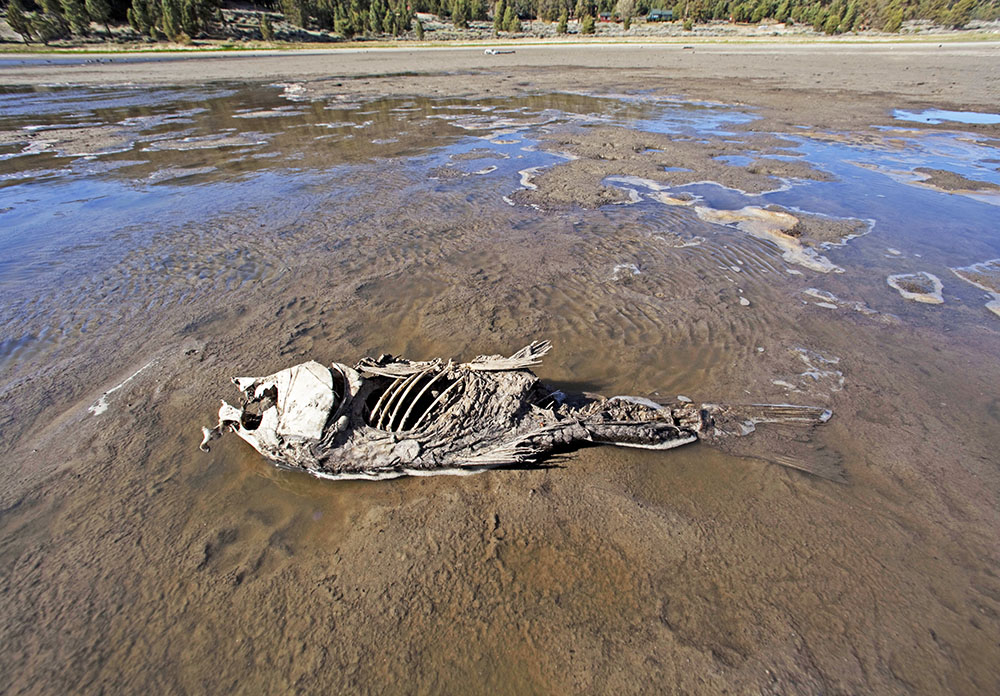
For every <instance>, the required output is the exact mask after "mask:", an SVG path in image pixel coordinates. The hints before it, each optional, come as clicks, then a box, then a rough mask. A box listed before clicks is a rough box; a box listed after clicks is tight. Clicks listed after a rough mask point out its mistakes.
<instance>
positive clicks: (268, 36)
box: [260, 14, 274, 41]
mask: <svg viewBox="0 0 1000 696" xmlns="http://www.w3.org/2000/svg"><path fill="white" fill-rule="evenodd" d="M260 38H262V39H264V41H274V27H272V26H271V18H270V17H268V16H267V15H266V14H262V15H261V16H260Z"/></svg>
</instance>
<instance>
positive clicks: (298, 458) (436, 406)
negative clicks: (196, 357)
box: [201, 341, 842, 480]
mask: <svg viewBox="0 0 1000 696" xmlns="http://www.w3.org/2000/svg"><path fill="white" fill-rule="evenodd" d="M549 349H550V344H549V343H548V342H547V341H541V342H538V341H536V342H533V343H531V344H530V345H528V346H525V347H524V348H522V349H521V350H519V351H518V352H516V353H514V354H513V355H511V356H509V357H504V356H500V355H489V356H480V357H478V358H476V359H475V360H472V361H471V362H467V363H455V362H453V361H451V360H449V361H448V362H446V363H445V362H442V361H441V360H430V361H424V362H416V361H410V360H405V359H402V358H395V357H393V356H391V355H382V356H380V357H379V358H377V359H372V358H365V359H363V360H361V361H360V362H358V363H357V364H356V365H355V366H354V367H349V366H347V365H344V364H341V363H332V364H331V365H330V367H325V366H323V365H320V364H319V363H317V362H313V361H310V362H306V363H303V364H301V365H297V366H295V367H291V368H288V369H285V370H281V371H280V372H277V373H275V374H273V375H271V376H269V377H263V378H253V377H240V378H236V379H234V380H233V382H234V383H235V384H236V386H237V388H238V389H239V390H240V391H241V392H242V394H243V398H242V401H241V404H240V406H239V407H236V406H232V405H230V404H228V403H226V402H225V401H223V402H222V408H221V409H220V410H219V422H218V425H216V426H215V427H214V428H211V429H209V428H203V429H202V431H203V435H204V439H203V441H202V444H201V448H202V449H203V450H205V451H208V447H207V445H208V443H209V442H210V441H211V440H213V439H215V438H217V437H220V436H221V435H222V434H223V433H224V432H227V431H233V432H235V433H236V434H237V435H239V436H240V437H241V438H243V439H244V440H245V441H246V442H248V443H249V444H250V445H252V446H253V447H254V449H256V450H257V451H258V452H260V453H261V454H262V455H264V456H265V457H267V458H268V459H270V460H272V461H273V462H275V463H276V464H277V465H278V466H281V467H284V468H289V469H298V470H303V471H306V472H308V473H310V474H312V475H314V476H318V477H321V478H365V479H385V478H395V477H398V476H405V475H428V474H435V473H470V472H474V471H481V470H484V469H488V468H493V467H497V466H504V465H513V464H522V463H531V462H536V461H538V460H539V459H540V458H541V457H543V456H544V455H546V454H548V453H550V452H552V451H553V450H555V449H557V448H565V447H567V446H571V445H580V444H586V443H595V444H609V445H618V446H622V447H638V448H643V449H654V450H667V449H672V448H674V447H679V446H681V445H685V444H688V443H691V442H694V441H696V440H699V439H701V440H705V441H706V442H708V443H710V444H713V445H717V446H720V447H721V448H722V449H727V446H726V443H727V442H728V441H729V440H730V439H731V437H735V436H740V435H747V434H749V433H751V432H754V430H756V426H757V425H759V424H762V423H778V424H784V425H798V426H813V425H817V424H820V423H825V422H826V421H827V420H829V418H830V416H831V412H830V411H828V410H826V409H824V408H820V407H813V406H796V405H788V404H782V405H768V404H751V405H743V406H724V405H719V404H694V403H690V400H686V401H685V400H681V401H680V402H678V403H676V404H669V405H668V404H661V403H657V402H654V401H651V400H649V399H645V398H641V397H631V396H618V397H613V398H611V399H605V398H603V397H600V396H597V395H591V394H582V395H576V396H573V397H567V396H566V395H565V394H563V393H562V392H560V391H558V390H556V389H554V388H551V387H549V386H546V385H545V384H544V383H543V382H542V381H541V380H539V379H538V378H537V377H536V376H535V374H534V373H533V372H532V371H531V370H530V369H529V368H530V367H532V366H534V365H537V364H539V362H540V360H541V358H542V356H543V355H545V354H546V353H547V352H548V351H549ZM793 439H798V438H793ZM761 458H764V459H769V457H767V456H766V455H761ZM773 461H778V460H773ZM779 463H782V464H785V465H786V466H791V467H793V468H798V469H802V470H805V471H807V472H809V473H813V474H816V475H819V476H823V477H825V478H830V479H834V480H840V479H841V478H842V476H841V473H840V471H839V470H837V469H836V468H833V469H831V468H829V467H827V466H826V465H825V464H824V465H823V466H816V467H813V466H811V465H810V464H809V462H808V461H804V460H800V459H795V458H793V457H784V458H783V460H782V461H780V462H779Z"/></svg>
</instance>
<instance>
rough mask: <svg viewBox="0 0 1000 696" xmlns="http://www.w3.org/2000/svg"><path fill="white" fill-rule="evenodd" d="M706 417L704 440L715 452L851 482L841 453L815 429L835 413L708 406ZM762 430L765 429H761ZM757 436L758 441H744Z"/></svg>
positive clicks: (765, 406)
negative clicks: (745, 436) (719, 450)
mask: <svg viewBox="0 0 1000 696" xmlns="http://www.w3.org/2000/svg"><path fill="white" fill-rule="evenodd" d="M700 412H701V420H702V429H701V437H702V439H703V440H704V441H705V442H706V443H707V444H709V445H711V446H713V447H716V448H718V449H721V450H723V451H725V452H727V453H729V454H732V455H735V456H740V457H750V458H754V459H762V460H764V461H767V462H771V463H773V464H778V465H780V466H784V467H787V468H790V469H796V470H798V471H804V472H805V473H807V474H812V475H813V476H818V477H820V478H824V479H827V480H829V481H834V482H836V483H846V482H847V476H846V473H845V471H844V468H843V466H842V460H841V456H840V454H839V453H838V452H836V451H834V450H832V449H830V448H829V447H827V446H826V445H825V444H824V443H823V442H822V440H821V439H819V438H817V437H816V436H815V434H814V432H813V430H814V427H815V426H817V425H821V424H823V423H826V422H827V421H828V420H830V418H831V417H832V415H833V413H832V412H831V411H830V410H829V409H826V408H823V407H819V406H798V405H794V404H747V405H739V406H720V405H717V404H702V406H701V407H700ZM759 425H763V426H765V427H763V428H761V429H758V427H757V426H759ZM751 433H753V437H750V438H743V437H742V436H743V435H750V434H751Z"/></svg>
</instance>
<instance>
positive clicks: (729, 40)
mask: <svg viewBox="0 0 1000 696" xmlns="http://www.w3.org/2000/svg"><path fill="white" fill-rule="evenodd" d="M941 43H947V44H960V43H977V44H978V43H1000V33H996V32H989V31H964V32H956V31H941V32H940V33H935V32H921V33H919V34H903V35H900V34H886V33H874V32H873V33H865V34H857V35H850V36H837V37H831V36H826V35H823V34H815V35H809V34H789V35H781V36H760V35H749V34H748V35H745V36H740V35H732V34H718V35H705V34H691V35H682V36H672V35H665V36H635V37H633V36H595V37H581V36H573V37H570V38H537V37H532V38H523V39H517V38H499V39H471V38H470V39H441V40H436V41H416V40H398V39H393V40H380V39H372V40H362V41H358V40H350V41H347V40H345V41H337V42H306V41H271V42H265V41H250V42H237V43H233V42H229V41H224V40H221V39H212V40H201V41H197V42H195V43H192V44H190V45H182V44H177V43H172V42H168V41H159V42H156V43H149V44H140V43H137V44H121V43H116V42H104V43H99V42H98V43H86V44H80V45H69V46H63V45H58V46H53V45H45V44H39V43H31V44H21V43H13V42H10V41H4V42H0V59H6V58H11V57H16V56H21V55H30V54H38V55H61V54H65V55H90V54H95V55H100V54H110V55H120V54H145V53H177V54H197V53H256V52H277V53H284V52H290V51H348V52H356V51H366V50H387V49H399V50H418V49H428V48H431V49H433V48H444V49H447V48H466V47H480V48H484V49H485V48H491V47H504V48H514V49H515V50H516V49H517V48H518V47H529V46H603V45H611V46H614V45H623V46H657V45H688V44H693V45H715V44H722V45H730V44H732V45H741V44H764V45H782V44H789V45H805V46H812V45H831V46H845V45H889V44H941Z"/></svg>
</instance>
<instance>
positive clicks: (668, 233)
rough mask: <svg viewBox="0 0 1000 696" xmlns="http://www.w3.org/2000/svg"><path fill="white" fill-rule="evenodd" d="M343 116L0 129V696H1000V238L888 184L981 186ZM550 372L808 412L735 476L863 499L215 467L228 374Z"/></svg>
mask: <svg viewBox="0 0 1000 696" xmlns="http://www.w3.org/2000/svg"><path fill="white" fill-rule="evenodd" d="M552 73H553V74H552V75H548V76H547V77H544V76H545V75H546V74H547V73H545V72H544V71H543V70H542V69H540V68H539V69H536V70H528V71H523V72H516V71H512V72H511V73H510V75H511V77H510V79H509V80H507V82H511V83H514V82H518V81H527V80H533V79H539V76H543V77H544V79H546V80H553V81H555V80H558V78H559V74H558V71H556V70H553V71H552ZM393 79H395V78H393ZM399 79H400V80H402V79H403V78H399ZM427 79H428V80H430V79H431V78H427ZM572 80H573V81H575V82H577V83H579V84H576V85H575V86H576V87H581V86H582V83H585V82H586V80H585V79H584V78H583V77H582V76H581V75H579V74H574V76H573V77H572ZM338 81H339V80H338ZM362 82H363V81H347V82H343V84H341V85H340V86H336V87H335V86H334V84H335V83H333V82H331V81H323V82H321V83H318V84H311V83H308V82H292V81H282V82H281V83H280V84H278V83H246V84H244V83H238V82H232V83H220V84H215V85H213V86H212V87H209V88H204V89H195V88H190V89H166V88H163V89H160V88H147V87H143V88H134V89H128V88H119V89H115V90H103V89H98V88H84V87H72V88H59V89H55V88H38V89H30V90H29V89H25V90H23V92H15V93H13V94H5V95H4V96H3V102H2V109H0V131H2V132H3V133H4V134H5V135H4V136H3V138H4V140H3V143H2V144H0V148H2V150H0V211H3V212H0V221H2V222H3V225H4V230H5V231H4V236H3V238H2V242H0V243H2V244H3V248H4V252H5V253H4V254H3V260H2V261H0V288H2V293H0V309H2V312H3V316H4V323H3V326H4V331H3V336H2V343H0V384H2V391H0V404H2V408H0V452H2V453H3V474H2V476H3V486H2V487H0V559H2V563H0V568H2V569H3V570H2V575H0V587H2V588H3V591H2V592H0V616H2V617H3V618H2V619H0V636H2V638H3V645H4V646H5V647H4V649H3V650H2V651H0V671H2V672H3V673H4V674H5V675H8V680H7V684H6V686H5V688H6V691H7V692H8V693H12V694H19V693H66V692H78V693H97V692H102V691H119V692H137V691H143V692H148V691H155V692H158V693H185V692H220V691H235V692H248V693H249V692H258V693H259V692H285V691H293V690H294V691H300V692H305V693H330V692H360V693H376V692H377V693H413V692H419V693H456V692H461V693H494V694H495V693H518V694H523V693H609V692H628V693H641V692H656V693H663V692H674V693H693V694H716V693H722V692H723V691H728V692H737V693H743V692H753V693H796V694H825V693H889V694H894V693H899V694H904V693H914V692H919V693H942V694H944V693H949V694H954V693H961V694H979V693H986V692H989V691H990V690H992V689H993V688H994V687H995V685H996V683H997V679H998V675H1000V673H998V671H997V664H998V660H997V658H998V657H1000V652H998V647H997V646H998V636H1000V579H998V578H1000V548H998V545H997V541H996V529H997V528H998V527H1000V513H998V510H1000V504H998V503H1000V470H998V467H997V458H996V451H997V445H998V440H997V434H996V433H997V432H1000V401H998V397H997V394H996V389H995V385H996V384H998V383H1000V366H998V364H997V361H996V355H997V353H998V346H1000V320H998V318H997V317H996V316H994V314H993V313H991V311H989V310H988V308H986V307H984V293H987V295H986V297H989V294H988V293H995V292H996V291H997V284H996V282H995V277H994V276H995V275H996V274H995V272H994V271H995V268H994V266H995V265H996V264H995V263H993V262H992V261H984V259H996V258H997V257H998V256H1000V246H998V242H997V240H996V237H995V225H994V224H993V221H994V220H995V213H996V204H995V203H994V202H992V201H991V200H989V199H986V198H976V197H970V196H968V195H963V194H962V193H948V192H943V191H935V190H930V189H927V188H922V187H918V186H913V185H911V181H912V179H913V178H917V177H919V173H917V174H915V173H914V172H915V170H916V168H917V167H921V166H929V167H933V168H935V169H943V170H947V171H950V172H953V173H954V174H955V175H956V176H966V177H969V178H970V179H981V180H983V181H994V182H995V183H996V182H997V178H996V172H995V168H990V166H989V164H988V160H991V159H992V160H994V161H995V160H996V158H997V157H998V154H997V151H996V149H995V147H994V146H992V145H990V144H989V142H988V141H986V140H983V139H982V138H981V137H979V136H974V137H971V138H970V136H969V135H968V133H967V131H966V130H963V128H964V127H958V126H955V124H951V126H950V127H949V128H944V127H943V126H942V125H940V124H938V125H935V124H926V125H915V126H912V127H909V126H908V128H907V129H906V131H905V132H896V131H892V132H888V131H884V130H881V129H878V128H869V123H868V122H867V121H856V122H854V123H853V124H846V123H845V122H838V125H839V126H840V127H841V128H840V130H839V131H837V132H834V131H833V130H831V129H830V126H831V121H828V120H825V119H820V118H815V119H807V118H806V116H807V115H808V114H807V112H800V113H799V114H798V118H802V119H805V120H806V121H808V122H806V123H804V125H806V126H812V127H813V128H802V129H791V128H780V127H778V126H780V124H781V120H782V119H788V118H790V117H791V116H795V114H792V115H791V116H790V115H789V114H787V113H785V114H781V113H777V114H776V113H774V112H770V111H767V110H766V109H763V108H758V107H757V106H755V105H753V104H749V105H748V104H746V103H744V104H738V105H734V104H733V103H732V102H735V101H736V100H735V99H734V100H732V102H728V103H727V102H724V101H721V100H717V101H714V102H712V103H711V104H706V103H704V102H703V101H691V102H688V101H686V100H685V99H683V98H681V97H678V96H677V95H676V94H666V93H664V94H659V93H648V92H643V93H638V92H636V93H633V94H620V95H618V96H609V92H610V90H611V89H612V88H613V86H614V84H613V82H601V81H600V80H598V79H596V78H595V79H594V80H593V81H592V84H590V87H591V88H592V92H593V94H587V93H574V94H568V93H566V92H560V91H558V90H537V91H536V92H535V93H532V94H523V93H522V90H515V89H511V90H510V93H509V94H504V95H502V96H497V94H496V93H495V92H491V93H485V92H483V93H479V94H476V95H473V96H470V95H469V94H467V93H466V92H467V89H468V85H467V84H464V83H462V82H460V81H456V79H455V78H454V76H441V77H435V78H433V84H434V85H436V87H435V88H436V89H440V90H441V92H439V93H432V92H431V91H428V92H426V93H425V95H424V96H414V95H407V94H399V95H393V96H376V95H375V94H372V90H374V89H375V88H374V87H372V86H370V85H366V84H362ZM499 84H504V83H503V82H501V83H499ZM423 86H425V85H423V84H421V87H423ZM695 87H696V88H697V89H696V90H695V91H697V90H698V89H702V90H707V87H705V86H704V85H701V86H697V85H696V86H695ZM491 89H492V88H491ZM498 89H499V88H498ZM428 95H431V96H428ZM699 96H701V95H699ZM751 96H752V95H751V94H750V93H747V94H746V95H744V98H745V100H746V101H749V100H750V99H751ZM895 106H897V105H896V104H885V105H884V110H885V111H886V112H887V116H886V118H888V119H891V115H888V114H889V112H891V109H892V108H894V107H895ZM847 125H850V126H851V127H850V128H848V127H847ZM50 126H51V128H49V127H50ZM988 127H989V126H984V127H983V128H988ZM45 129H49V130H48V132H50V133H56V134H57V135H52V136H49V140H50V141H51V142H50V143H49V145H47V146H46V147H38V146H36V145H35V143H36V142H38V138H36V137H35V136H34V134H40V137H45V136H44V135H43V134H44V133H46V132H47V131H46V130H45ZM77 130H79V131H81V132H84V131H91V132H90V134H88V135H87V136H86V137H83V136H80V137H78V136H77V135H76V134H74V135H72V136H65V135H64V134H63V133H64V131H65V132H72V131H77ZM976 132H979V131H976ZM814 135H816V137H813V136H814ZM898 172H903V173H905V174H906V176H900V175H897V173H898ZM991 177H992V178H991ZM793 250H794V251H796V253H792V251H793ZM807 252H808V253H807ZM818 259H823V260H825V263H827V264H829V267H826V266H825V265H824V262H821V261H819V260H818ZM977 264H978V265H977ZM990 264H992V265H990ZM819 266H822V267H819ZM951 269H954V272H952V270H951ZM824 270H825V271H828V272H824ZM893 276H895V277H900V278H903V280H901V281H900V282H899V283H898V284H899V285H900V286H901V287H903V288H904V289H908V290H912V289H913V288H911V287H910V285H911V284H912V283H916V282H917V281H918V280H920V279H924V278H935V279H943V289H942V297H943V300H944V302H943V303H942V304H940V305H939V306H932V305H928V304H926V303H920V302H913V301H909V300H907V299H905V297H903V296H901V294H900V291H897V290H896V289H894V287H891V286H890V285H889V284H888V282H887V278H889V277H893ZM956 276H957V277H956ZM906 278H909V279H910V281H909V283H908V281H906ZM949 278H950V279H951V281H949V280H948V279H949ZM960 279H961V280H962V281H967V282H960ZM918 284H919V283H918ZM918 289H919V288H918ZM994 311H995V310H994ZM535 338H538V339H542V338H545V339H549V340H551V341H552V342H553V344H554V345H555V350H554V351H553V352H552V353H551V355H550V356H548V357H547V358H546V360H545V361H544V362H543V364H542V365H541V366H539V368H538V369H537V370H536V372H537V373H538V374H539V375H540V376H541V377H542V378H543V379H545V380H547V381H549V382H551V383H552V384H554V385H556V386H558V387H561V388H563V389H566V390H574V391H594V392H601V393H605V394H615V393H623V394H634V395H638V396H648V397H652V398H657V399H665V400H673V399H676V398H677V397H678V396H679V395H684V396H685V398H692V399H694V400H695V401H719V402H727V401H728V402H744V403H759V402H772V403H803V404H811V405H817V406H823V407H826V408H830V409H831V410H832V411H833V412H834V417H833V419H832V420H831V421H830V422H829V423H827V424H826V425H824V426H823V427H822V428H821V429H819V430H817V431H816V435H815V437H812V438H804V437H800V436H799V435H797V434H796V433H794V432H785V431H781V430H778V431H774V430H772V431H770V432H768V431H767V430H766V429H765V428H763V427H762V428H761V432H760V433H758V435H760V438H759V439H758V441H757V444H756V447H757V448H760V447H765V448H767V447H768V446H773V447H774V448H775V449H777V448H779V447H780V448H781V451H782V452H786V451H787V453H788V456H789V457H790V458H791V461H794V460H795V459H796V458H798V459H802V460H808V461H817V462H819V461H831V462H836V464H837V466H838V467H842V469H843V471H844V472H846V483H834V482H831V481H827V480H824V479H820V478H816V477H811V476H808V475H806V474H803V473H801V472H798V471H794V470H791V469H788V468H787V467H780V466H775V465H774V464H770V463H768V462H767V461H766V460H767V457H764V456H761V452H760V450H759V449H758V450H756V451H755V450H754V449H753V448H748V449H746V450H731V451H726V452H723V451H719V450H714V449H711V448H709V447H705V446H703V445H691V446H688V447H685V448H680V449H677V450H674V451H670V452H662V453H657V452H641V451H628V450H615V449H611V448H601V447H594V448H589V449H585V450H582V451H580V452H575V453H572V454H561V455H558V456H555V457H553V458H550V459H547V460H545V462H543V464H542V465H541V466H538V467H522V468H512V469H501V470H496V471H491V472H487V473H483V474H479V475H476V476H468V477H452V476H439V477H433V478H404V479H399V480H394V481H383V482H348V481H321V480H317V479H313V478H311V477H309V476H306V475H304V474H296V473H291V472H286V471H281V470H278V469H276V468H274V467H272V466H270V465H269V464H268V463H267V462H265V461H263V460H262V459H261V458H260V457H259V456H258V455H257V453H256V452H255V451H253V450H252V449H251V448H250V447H249V446H247V445H246V444H245V443H242V442H241V441H239V440H238V439H236V438H224V439H222V440H220V441H218V443H215V444H214V446H213V448H212V451H211V453H209V454H204V453H200V452H199V451H198V442H199V441H200V438H201V433H200V429H199V426H200V425H202V424H205V423H208V422H210V421H211V419H212V418H213V417H214V415H215V413H216V412H217V410H218V402H217V401H216V398H217V397H218V395H219V394H220V393H225V392H226V390H227V388H228V386H229V383H228V379H229V378H230V377H232V376H234V375H242V374H270V373H272V372H275V371H277V370H279V369H282V368H284V367H288V366H290V365H292V364H295V363H298V362H302V361H303V360H305V359H309V358H311V359H316V360H319V361H323V362H328V361H332V360H338V361H342V362H345V363H353V362H354V361H356V360H358V359H360V358H362V357H364V356H365V355H378V354H379V353H392V354H395V355H402V356H405V357H408V358H412V359H428V358H433V357H437V356H453V357H455V358H459V359H461V358H469V357H472V356H474V355H477V354H493V353H504V352H512V351H514V350H517V349H518V348H519V347H521V346H522V345H524V344H525V343H526V342H528V341H530V340H531V339H535ZM755 437H756V435H755ZM749 439H750V438H748V440H749Z"/></svg>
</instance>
